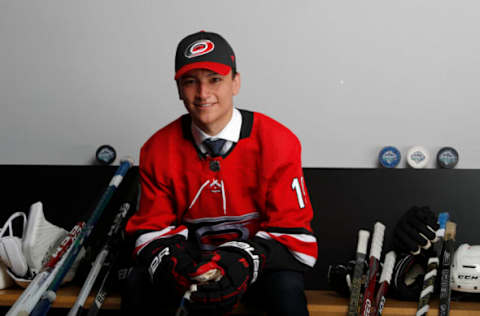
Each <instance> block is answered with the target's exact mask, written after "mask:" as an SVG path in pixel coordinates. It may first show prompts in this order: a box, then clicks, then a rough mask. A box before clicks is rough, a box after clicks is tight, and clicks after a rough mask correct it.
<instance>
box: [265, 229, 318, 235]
mask: <svg viewBox="0 0 480 316" xmlns="http://www.w3.org/2000/svg"><path fill="white" fill-rule="evenodd" d="M264 231H267V232H269V233H279V234H297V235H300V234H305V235H312V236H313V233H312V232H310V231H308V230H307V229H305V228H285V227H267V228H265V229H264Z"/></svg>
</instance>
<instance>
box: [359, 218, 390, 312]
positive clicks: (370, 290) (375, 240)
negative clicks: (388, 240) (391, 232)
mask: <svg viewBox="0 0 480 316" xmlns="http://www.w3.org/2000/svg"><path fill="white" fill-rule="evenodd" d="M384 232H385V225H383V224H382V223H380V222H376V223H375V226H374V230H373V237H372V243H371V246H370V259H369V264H368V276H367V281H366V284H367V285H366V287H365V292H364V294H363V303H362V308H361V310H360V315H363V316H369V315H370V311H371V309H372V304H373V298H374V294H375V286H376V284H377V282H376V281H377V273H378V270H379V268H380V255H381V253H382V245H383V234H384Z"/></svg>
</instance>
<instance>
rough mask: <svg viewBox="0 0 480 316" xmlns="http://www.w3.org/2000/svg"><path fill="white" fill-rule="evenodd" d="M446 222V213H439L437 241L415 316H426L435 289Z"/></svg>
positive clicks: (429, 260) (428, 264)
mask: <svg viewBox="0 0 480 316" xmlns="http://www.w3.org/2000/svg"><path fill="white" fill-rule="evenodd" d="M447 221H448V213H447V212H444V213H440V214H439V215H438V224H439V226H440V227H439V229H438V230H437V232H436V235H437V241H436V242H435V243H434V244H433V255H432V256H431V257H430V258H428V263H427V272H426V273H425V277H424V279H423V288H422V292H421V293H420V297H419V300H418V306H417V314H416V316H421V315H426V314H427V313H428V310H429V309H430V305H429V304H428V302H429V301H430V297H431V295H432V294H433V291H434V289H435V280H436V278H437V270H438V266H439V260H440V259H439V258H440V255H441V252H442V246H443V237H444V235H445V226H446V224H447Z"/></svg>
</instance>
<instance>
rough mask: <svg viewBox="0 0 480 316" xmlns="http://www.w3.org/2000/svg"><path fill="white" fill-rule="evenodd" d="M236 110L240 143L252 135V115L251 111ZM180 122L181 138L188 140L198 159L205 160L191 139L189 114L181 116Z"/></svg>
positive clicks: (226, 154) (230, 150) (227, 153)
mask: <svg viewBox="0 0 480 316" xmlns="http://www.w3.org/2000/svg"><path fill="white" fill-rule="evenodd" d="M238 110H239V111H240V114H241V115H242V127H241V128H240V137H239V141H240V139H242V138H247V137H249V136H250V134H251V133H252V129H253V121H254V119H253V118H254V115H253V112H252V111H248V110H241V109H238ZM181 120H182V133H183V137H184V138H185V139H187V140H189V141H190V142H192V144H193V146H194V147H195V149H196V151H197V153H198V155H199V157H200V158H205V157H206V154H204V153H202V151H201V150H200V148H198V147H197V144H196V143H195V139H194V138H193V135H192V128H191V126H192V117H191V116H190V114H185V115H182V118H181ZM236 145H237V143H233V144H232V146H231V147H230V149H229V150H228V151H227V152H226V153H225V154H223V155H222V158H226V157H227V156H228V155H229V154H230V153H231V152H232V150H233V149H234V148H235V146H236Z"/></svg>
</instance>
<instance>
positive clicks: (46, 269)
mask: <svg viewBox="0 0 480 316" xmlns="http://www.w3.org/2000/svg"><path fill="white" fill-rule="evenodd" d="M84 225H85V223H84V222H81V223H78V224H77V225H75V226H74V227H73V228H72V230H71V231H70V232H69V233H68V235H67V236H65V238H64V239H63V240H62V242H61V243H60V245H59V246H58V247H57V249H56V251H55V253H54V254H53V255H52V256H51V257H50V259H49V260H48V262H47V263H46V264H45V265H44V266H43V268H42V270H41V271H40V272H39V273H38V274H37V275H36V276H35V278H34V279H33V280H32V281H31V282H30V284H29V285H28V287H27V288H26V289H25V290H23V292H22V294H21V295H20V296H19V297H18V299H17V300H16V301H15V303H14V304H13V305H12V306H11V307H10V309H9V310H8V312H7V314H6V315H7V316H17V315H28V314H29V312H30V311H31V310H32V309H33V307H34V306H35V304H36V303H37V302H38V300H39V299H40V297H41V295H42V293H43V292H44V291H45V290H46V289H47V287H48V285H49V284H50V282H51V281H52V280H53V278H54V277H55V274H56V273H57V272H58V270H59V269H60V266H61V265H62V264H63V262H65V259H66V257H67V255H68V253H69V252H70V251H71V249H72V248H71V246H72V244H73V243H74V241H75V239H77V238H78V236H79V235H80V232H81V230H82V229H83V226H84Z"/></svg>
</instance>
